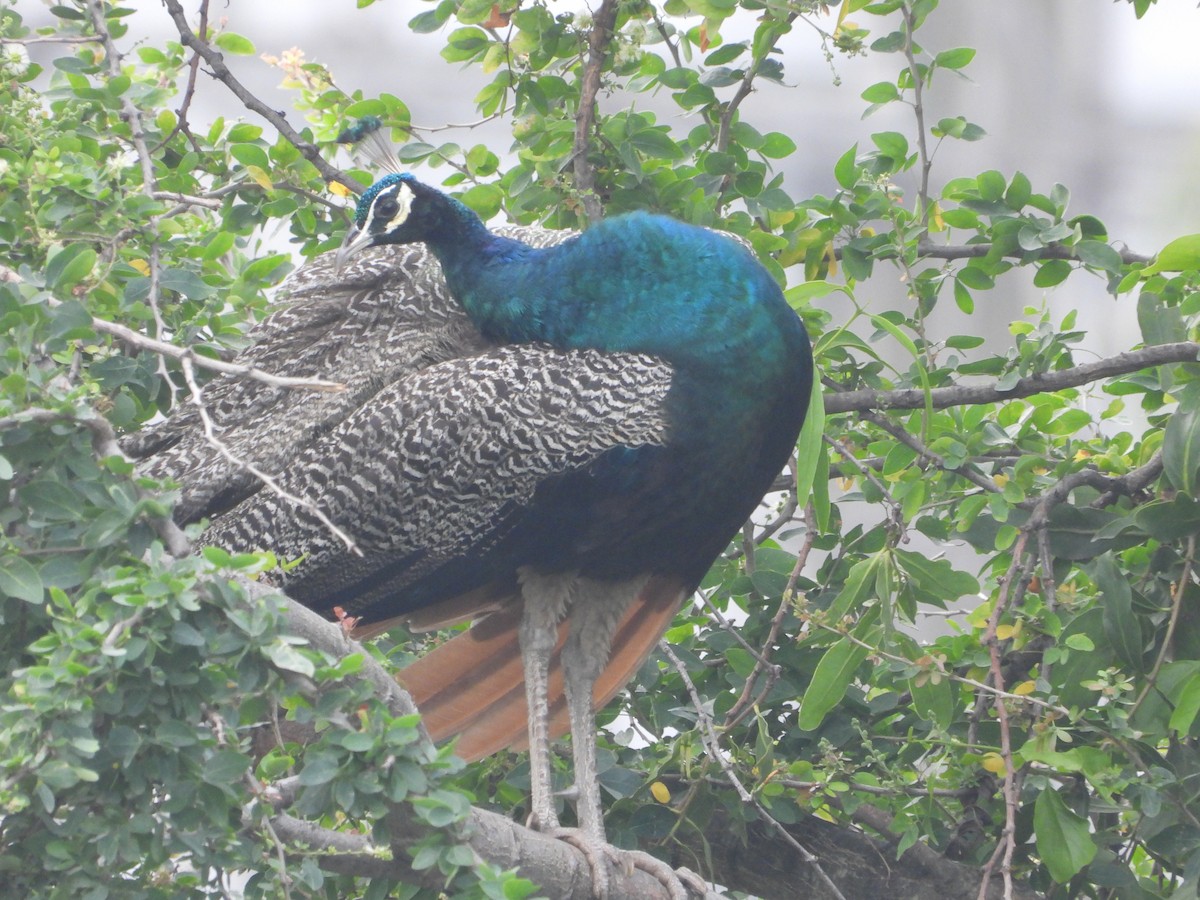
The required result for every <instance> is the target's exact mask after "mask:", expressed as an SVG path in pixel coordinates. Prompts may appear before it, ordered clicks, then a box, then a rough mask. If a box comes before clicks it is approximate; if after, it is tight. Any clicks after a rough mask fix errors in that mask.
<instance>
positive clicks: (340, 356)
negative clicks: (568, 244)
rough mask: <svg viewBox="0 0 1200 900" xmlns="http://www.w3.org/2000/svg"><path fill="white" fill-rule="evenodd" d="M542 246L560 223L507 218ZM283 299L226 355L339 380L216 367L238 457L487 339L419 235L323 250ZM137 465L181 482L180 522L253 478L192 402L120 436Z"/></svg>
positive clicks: (222, 420) (211, 402) (290, 443)
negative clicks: (236, 351) (262, 376)
mask: <svg viewBox="0 0 1200 900" xmlns="http://www.w3.org/2000/svg"><path fill="white" fill-rule="evenodd" d="M508 230H509V231H510V233H512V234H513V236H515V237H519V238H520V239H521V240H523V241H526V242H529V243H531V244H535V245H540V246H549V245H551V244H554V243H558V242H559V241H561V240H563V239H565V237H566V236H567V235H565V234H564V233H561V232H552V231H547V230H545V229H536V228H511V229H508ZM278 299H279V300H281V301H282V302H283V304H284V305H283V306H281V307H280V308H279V309H277V310H276V311H275V312H273V313H271V314H270V315H269V316H267V317H266V318H265V319H263V321H262V322H260V323H259V324H258V325H257V326H256V327H255V328H254V329H253V330H252V331H251V332H250V335H249V337H250V338H251V340H253V342H254V343H253V345H252V346H251V347H250V348H249V349H247V350H246V351H244V352H243V353H242V354H241V355H240V356H239V357H238V359H237V362H238V363H239V364H244V365H248V366H254V367H256V368H259V369H261V370H263V371H265V372H269V373H271V374H273V375H281V376H290V377H297V378H317V379H322V380H325V381H332V382H337V383H339V384H342V385H344V386H345V390H343V391H339V392H315V391H309V390H303V389H292V388H278V387H272V386H270V385H267V384H264V383H263V382H261V381H256V380H254V379H250V378H245V377H240V376H231V375H223V376H219V377H216V378H214V379H213V380H211V381H209V382H208V383H207V384H206V385H205V387H204V403H205V408H206V410H207V411H208V415H209V417H210V419H211V420H212V423H213V426H214V430H215V433H216V437H217V438H218V439H219V441H220V442H221V444H222V445H223V446H224V447H225V448H226V449H227V450H228V451H229V453H230V454H231V455H233V456H234V457H235V458H236V459H237V460H239V461H240V462H245V463H250V464H251V465H253V466H255V467H256V468H258V469H260V470H261V471H264V472H266V473H267V474H269V475H272V476H274V475H277V474H279V473H281V472H282V471H284V469H285V468H286V467H287V465H288V464H289V463H291V462H292V461H294V460H295V458H296V456H297V454H298V453H299V452H300V450H301V449H302V448H303V447H305V446H307V445H308V444H309V443H311V442H312V441H313V440H314V439H315V438H316V437H318V436H319V435H322V434H325V433H327V432H329V431H330V430H332V429H333V428H334V427H336V426H337V424H338V423H340V422H342V421H344V420H345V419H346V418H347V417H348V416H349V415H350V414H351V413H353V412H354V411H355V410H356V409H358V408H359V407H361V406H362V405H363V404H364V403H366V402H368V401H369V399H370V398H371V397H372V396H373V395H374V394H375V393H376V392H377V391H379V390H380V389H381V388H383V387H384V386H386V385H389V384H391V383H393V382H395V381H396V380H397V379H399V378H402V377H404V376H405V375H407V374H409V373H411V372H414V371H417V370H419V369H421V368H424V367H425V366H428V365H431V364H433V363H435V362H439V361H442V360H446V359H453V358H456V357H461V356H466V355H470V354H473V353H477V352H479V351H480V350H482V349H484V348H486V347H487V346H489V342H488V341H486V340H485V339H484V338H483V337H482V336H481V335H480V334H479V331H478V329H476V328H475V326H474V325H472V324H471V321H470V319H468V318H467V316H466V313H465V312H464V311H463V310H462V308H461V307H460V306H459V305H458V304H457V303H455V301H454V299H453V298H452V297H451V296H450V294H449V292H448V291H447V289H446V283H445V279H444V278H443V276H442V273H441V267H440V265H439V264H438V262H437V260H436V259H435V258H434V257H433V256H432V254H430V253H429V252H428V251H427V250H426V249H425V248H424V247H423V246H421V245H410V246H405V247H399V246H391V247H378V248H373V249H372V250H370V251H369V252H366V253H363V254H361V255H360V256H358V257H356V258H355V259H354V260H352V261H351V262H350V264H349V265H347V266H345V267H344V268H343V269H342V270H341V271H340V272H339V271H337V270H336V267H335V258H334V254H332V253H327V254H324V255H322V256H319V257H317V258H315V259H313V260H312V261H310V262H308V263H306V264H305V265H304V266H302V267H301V268H300V269H298V270H297V271H296V272H294V273H292V275H291V276H289V277H288V278H287V280H286V281H285V282H284V284H283V286H282V288H281V291H280V297H279V298H278ZM122 448H123V449H124V450H125V452H126V453H128V454H129V455H130V456H131V457H133V458H135V459H140V460H144V462H143V463H142V464H141V466H140V471H141V472H142V473H143V474H145V475H148V476H150V477H152V478H162V479H167V478H169V479H173V480H175V481H177V482H179V484H180V499H179V502H178V503H177V504H176V507H175V518H176V520H177V521H178V522H180V523H187V522H194V521H197V520H199V519H201V518H205V517H214V516H218V515H220V514H222V513H224V512H226V511H227V510H229V509H231V508H233V507H234V506H235V505H236V504H238V503H240V502H241V501H242V500H244V499H245V498H246V497H249V496H250V495H251V494H253V493H255V492H257V491H258V490H260V489H261V487H262V481H261V480H260V479H259V478H258V477H257V476H255V475H254V474H252V473H251V472H250V471H249V470H248V469H247V468H246V467H245V466H243V465H240V464H238V463H234V462H231V461H230V460H229V458H228V457H227V456H226V455H225V454H224V453H222V452H221V451H220V450H219V449H218V448H217V447H216V446H214V444H213V443H212V442H211V441H209V440H208V438H207V437H206V435H205V433H204V429H203V428H202V427H201V419H200V415H199V413H198V411H197V409H196V407H195V405H194V404H191V403H183V404H181V405H180V406H179V407H177V408H176V409H175V410H174V412H173V413H172V415H171V417H170V418H169V419H168V420H167V421H165V422H162V423H160V424H158V425H155V426H151V427H147V428H145V429H143V430H142V431H140V432H137V433H136V434H133V435H130V436H128V437H127V438H125V439H124V440H123V441H122Z"/></svg>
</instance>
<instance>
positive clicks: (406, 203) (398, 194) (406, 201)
mask: <svg viewBox="0 0 1200 900" xmlns="http://www.w3.org/2000/svg"><path fill="white" fill-rule="evenodd" d="M413 196H414V194H413V189H412V188H410V187H409V186H408V185H407V184H404V183H403V182H401V183H400V184H398V185H396V187H395V189H394V190H387V191H383V192H382V193H381V194H380V195H379V196H378V197H376V198H375V200H374V202H372V203H371V213H370V215H369V216H368V221H374V220H375V218H376V216H380V218H382V213H381V211H380V210H379V208H378V207H379V205H380V204H381V203H384V202H385V201H387V200H392V201H394V202H395V204H396V213H395V215H393V216H392V218H391V219H390V220H389V221H388V223H387V225H386V226H385V227H384V228H383V229H381V230H382V231H384V232H390V231H393V230H394V229H396V228H399V227H400V226H401V225H403V224H404V222H405V220H406V219H407V218H408V214H409V213H410V212H412V204H413ZM372 231H375V229H372Z"/></svg>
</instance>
